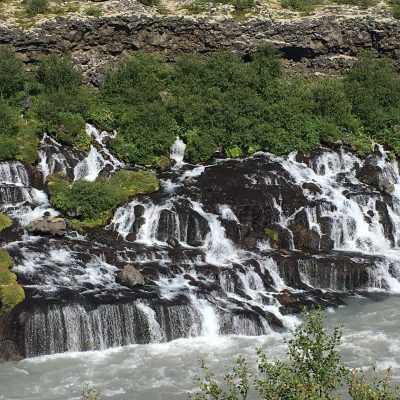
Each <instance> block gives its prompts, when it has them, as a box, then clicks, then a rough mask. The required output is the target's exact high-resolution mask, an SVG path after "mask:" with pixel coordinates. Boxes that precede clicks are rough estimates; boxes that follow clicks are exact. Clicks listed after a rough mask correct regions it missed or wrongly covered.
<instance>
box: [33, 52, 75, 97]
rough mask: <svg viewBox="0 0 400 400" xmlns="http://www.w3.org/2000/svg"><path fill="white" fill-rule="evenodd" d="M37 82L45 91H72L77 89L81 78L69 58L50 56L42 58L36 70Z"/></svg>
mask: <svg viewBox="0 0 400 400" xmlns="http://www.w3.org/2000/svg"><path fill="white" fill-rule="evenodd" d="M36 75H37V80H38V82H39V83H41V84H42V85H43V86H44V88H45V90H46V91H53V90H60V89H64V90H73V89H76V88H78V87H79V85H80V83H81V80H82V76H81V74H80V72H78V71H77V70H76V69H75V67H74V65H73V63H72V61H71V60H70V58H68V57H66V56H59V55H57V54H51V55H50V56H47V57H44V58H43V59H42V60H41V61H40V63H39V67H38V70H37V73H36Z"/></svg>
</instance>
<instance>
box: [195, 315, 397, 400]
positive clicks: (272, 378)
mask: <svg viewBox="0 0 400 400" xmlns="http://www.w3.org/2000/svg"><path fill="white" fill-rule="evenodd" d="M303 317H304V324H303V325H302V326H300V327H298V328H296V329H295V331H294V332H293V338H292V339H290V340H289V341H288V355H289V360H288V362H283V361H279V360H269V358H268V357H267V355H266V354H265V352H263V351H262V350H260V349H258V350H257V354H258V358H259V359H258V363H257V372H253V371H252V370H251V369H250V368H249V366H248V363H247V361H246V360H245V359H244V358H243V357H241V356H239V358H238V359H237V361H236V363H235V366H233V367H232V368H230V369H228V371H227V373H226V374H225V375H224V376H223V378H222V381H223V384H220V383H219V382H218V381H217V380H216V379H215V376H214V374H213V373H212V372H211V371H210V370H209V369H208V368H207V366H206V364H205V363H204V361H203V362H202V364H201V369H202V370H203V377H202V378H197V380H196V383H197V385H198V388H199V391H198V392H197V393H195V394H194V395H193V396H190V397H191V398H192V399H194V400H239V399H241V400H246V399H250V398H251V399H260V400H261V399H264V400H281V399H285V400H318V399H322V400H339V399H341V398H342V397H341V393H340V392H341V391H343V389H342V387H343V386H344V385H345V384H347V387H346V389H347V392H348V394H349V396H350V398H351V399H353V400H398V399H400V397H399V396H400V393H399V392H398V389H393V387H392V385H391V384H390V371H389V373H388V374H387V375H386V376H385V377H384V379H383V380H378V379H376V380H373V383H372V384H370V383H367V382H366V380H365V378H364V376H363V375H362V374H361V373H360V371H359V370H356V369H355V370H353V371H349V370H347V369H346V368H345V366H344V365H343V363H342V362H341V358H340V354H339V351H338V346H339V344H340V340H341V330H340V329H339V328H334V330H333V332H332V334H330V335H329V334H328V332H327V331H326V329H325V328H324V327H323V314H322V312H321V311H314V312H304V313H303Z"/></svg>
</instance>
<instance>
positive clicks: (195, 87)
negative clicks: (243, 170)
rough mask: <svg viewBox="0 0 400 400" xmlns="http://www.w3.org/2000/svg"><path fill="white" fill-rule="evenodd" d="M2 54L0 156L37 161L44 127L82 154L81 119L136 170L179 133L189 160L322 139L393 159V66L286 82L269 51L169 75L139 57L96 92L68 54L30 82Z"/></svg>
mask: <svg viewBox="0 0 400 400" xmlns="http://www.w3.org/2000/svg"><path fill="white" fill-rule="evenodd" d="M1 51H2V52H3V53H4V54H5V55H6V57H5V58H4V59H0V75H1V76H2V78H3V79H2V80H1V84H0V91H1V93H2V96H1V99H0V140H1V143H2V146H1V148H0V160H4V159H9V158H19V159H22V160H26V161H29V162H34V161H35V160H36V157H35V155H36V150H35V149H36V146H37V143H38V135H39V136H40V135H41V134H42V133H43V132H44V131H46V132H48V133H49V134H50V135H52V136H54V137H55V138H56V139H57V140H59V141H61V142H64V143H68V144H71V145H74V146H76V147H78V148H80V149H83V150H84V149H88V148H89V147H90V138H89V137H88V136H87V135H86V134H85V131H84V126H85V122H91V123H93V124H95V125H96V126H98V127H100V128H101V129H106V130H111V129H116V130H117V131H118V135H117V137H116V138H115V139H114V140H113V142H112V146H113V148H114V151H115V152H116V153H117V155H118V156H119V157H120V158H121V159H123V160H124V161H127V162H133V163H138V164H144V165H156V164H157V162H158V160H160V159H163V158H165V157H166V156H168V153H169V148H170V146H171V144H172V143H173V142H174V140H175V137H176V136H177V135H179V136H180V137H181V138H183V139H184V140H185V142H186V143H187V151H186V157H187V159H188V160H190V161H194V162H200V161H205V160H207V159H208V158H210V157H212V156H213V155H214V154H215V153H216V152H219V154H221V153H222V154H226V155H227V156H229V157H237V156H241V155H245V154H249V153H253V152H254V151H257V150H265V151H269V152H272V153H275V154H286V153H289V152H290V151H292V150H301V151H304V152H307V151H309V150H311V149H313V148H315V147H316V146H318V145H319V143H320V142H321V141H341V142H342V143H345V144H348V145H350V146H352V147H353V148H354V149H355V150H357V151H358V152H359V153H360V154H361V155H365V154H367V153H368V152H370V151H371V150H372V143H373V141H378V142H380V143H382V144H384V145H385V146H386V148H387V149H389V150H391V151H392V152H393V155H394V154H400V139H399V135H398V133H399V129H400V128H399V127H400V75H399V74H398V73H397V72H396V71H395V68H394V65H393V63H392V62H391V61H390V60H388V59H387V58H384V57H382V58H376V57H375V56H374V55H372V54H369V53H365V54H364V55H362V56H361V57H360V58H359V60H358V61H357V63H356V64H355V66H354V67H353V68H352V69H351V70H350V71H349V72H348V73H347V74H346V75H345V76H344V77H318V78H301V77H293V78H288V77H285V76H284V75H283V73H282V69H281V60H280V57H279V53H278V52H277V51H276V50H275V49H274V48H273V47H271V46H264V47H262V48H260V49H259V50H258V51H257V52H255V53H254V54H253V55H252V57H251V59H250V60H249V61H248V62H244V61H243V60H241V59H239V58H238V57H236V56H235V55H233V54H231V53H215V54H211V55H209V56H202V55H199V54H192V55H185V56H182V57H180V58H179V59H178V60H177V63H176V65H175V66H174V67H171V66H168V65H166V64H165V62H164V61H165V60H163V59H162V58H159V57H156V56H151V55H147V54H143V53H140V52H136V53H134V54H133V56H132V58H131V59H130V60H128V61H127V62H125V63H123V64H122V65H120V66H119V68H117V69H116V70H114V71H110V73H109V74H108V76H107V78H106V80H105V82H104V84H103V85H102V87H101V88H100V90H99V91H95V90H94V89H91V88H88V87H86V86H84V85H82V78H81V75H80V73H79V72H78V71H77V70H76V69H75V68H74V66H73V64H72V62H71V61H70V60H69V59H68V57H66V56H62V57H60V56H56V55H51V56H49V57H45V58H44V59H43V60H42V61H41V63H40V64H39V67H38V69H37V71H36V73H35V75H30V76H27V74H25V73H24V71H23V70H22V66H21V64H20V63H18V62H17V61H15V60H13V59H12V55H11V54H10V53H9V52H6V51H4V50H1ZM14 68H16V71H17V73H16V74H14V72H13V71H14ZM15 75H16V76H15ZM8 77H10V79H8ZM21 113H23V115H24V119H25V120H22V119H21V118H20V114H21Z"/></svg>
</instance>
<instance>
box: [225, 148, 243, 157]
mask: <svg viewBox="0 0 400 400" xmlns="http://www.w3.org/2000/svg"><path fill="white" fill-rule="evenodd" d="M226 155H227V156H228V157H232V158H236V157H241V156H242V155H243V151H242V149H241V148H240V147H239V146H233V147H230V148H229V149H228V150H226Z"/></svg>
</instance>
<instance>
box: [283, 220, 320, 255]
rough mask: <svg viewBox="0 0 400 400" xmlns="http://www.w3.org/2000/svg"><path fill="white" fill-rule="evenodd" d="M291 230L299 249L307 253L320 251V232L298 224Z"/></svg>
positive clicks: (293, 225) (291, 227) (292, 226)
mask: <svg viewBox="0 0 400 400" xmlns="http://www.w3.org/2000/svg"><path fill="white" fill-rule="evenodd" d="M290 229H291V231H292V232H293V241H294V245H295V247H296V248H297V249H299V250H306V251H318V250H319V244H320V237H319V234H318V232H316V231H314V230H312V229H307V228H304V227H303V226H300V225H296V224H292V225H291V226H290Z"/></svg>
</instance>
